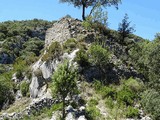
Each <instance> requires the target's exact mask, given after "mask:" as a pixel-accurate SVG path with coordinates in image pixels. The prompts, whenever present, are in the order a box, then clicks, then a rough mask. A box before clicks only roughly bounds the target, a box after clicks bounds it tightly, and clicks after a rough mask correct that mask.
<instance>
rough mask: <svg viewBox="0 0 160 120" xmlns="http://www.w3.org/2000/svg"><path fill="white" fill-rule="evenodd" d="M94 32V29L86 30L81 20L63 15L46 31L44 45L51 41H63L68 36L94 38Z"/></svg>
mask: <svg viewBox="0 0 160 120" xmlns="http://www.w3.org/2000/svg"><path fill="white" fill-rule="evenodd" d="M95 36H96V32H95V31H94V30H90V31H87V30H86V29H84V27H83V26H82V21H80V20H78V19H73V18H69V17H64V18H62V19H61V20H60V21H58V22H56V23H55V24H54V25H53V27H52V28H49V29H48V30H47V32H46V38H45V47H47V46H49V45H50V44H51V43H52V42H53V41H58V42H60V43H63V42H65V41H66V40H67V39H69V38H78V39H80V38H83V37H86V38H89V41H90V40H94V38H95Z"/></svg>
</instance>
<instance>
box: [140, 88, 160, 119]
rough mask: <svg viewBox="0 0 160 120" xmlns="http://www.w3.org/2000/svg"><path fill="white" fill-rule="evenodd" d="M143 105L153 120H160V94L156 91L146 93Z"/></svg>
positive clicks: (142, 101) (143, 95) (150, 90)
mask: <svg viewBox="0 0 160 120" xmlns="http://www.w3.org/2000/svg"><path fill="white" fill-rule="evenodd" d="M141 104H142V107H143V108H144V109H145V111H146V112H147V113H150V114H151V117H152V119H153V120H159V119H160V114H159V113H160V93H158V92H157V91H156V90H154V89H149V90H147V91H144V93H143V94H142V100H141Z"/></svg>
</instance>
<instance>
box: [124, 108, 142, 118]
mask: <svg viewBox="0 0 160 120" xmlns="http://www.w3.org/2000/svg"><path fill="white" fill-rule="evenodd" d="M138 116H139V111H138V109H136V108H134V107H131V106H128V107H127V110H126V117H127V118H138Z"/></svg>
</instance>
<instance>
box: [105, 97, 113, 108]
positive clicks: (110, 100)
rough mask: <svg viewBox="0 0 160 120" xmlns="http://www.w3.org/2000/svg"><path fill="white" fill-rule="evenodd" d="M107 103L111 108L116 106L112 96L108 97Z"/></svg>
mask: <svg viewBox="0 0 160 120" xmlns="http://www.w3.org/2000/svg"><path fill="white" fill-rule="evenodd" d="M105 105H106V106H107V107H108V108H110V109H113V107H114V101H113V99H112V98H111V97H108V98H107V99H106V101H105Z"/></svg>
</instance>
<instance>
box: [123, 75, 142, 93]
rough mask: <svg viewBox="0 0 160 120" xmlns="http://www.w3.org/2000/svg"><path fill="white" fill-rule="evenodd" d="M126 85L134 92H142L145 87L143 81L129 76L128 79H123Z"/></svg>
mask: <svg viewBox="0 0 160 120" xmlns="http://www.w3.org/2000/svg"><path fill="white" fill-rule="evenodd" d="M123 82H124V83H123V84H124V85H125V86H127V87H128V88H130V89H131V90H132V91H133V92H141V91H142V90H143V89H144V85H143V84H142V82H140V81H137V80H136V79H133V78H129V79H128V80H124V81H123Z"/></svg>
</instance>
